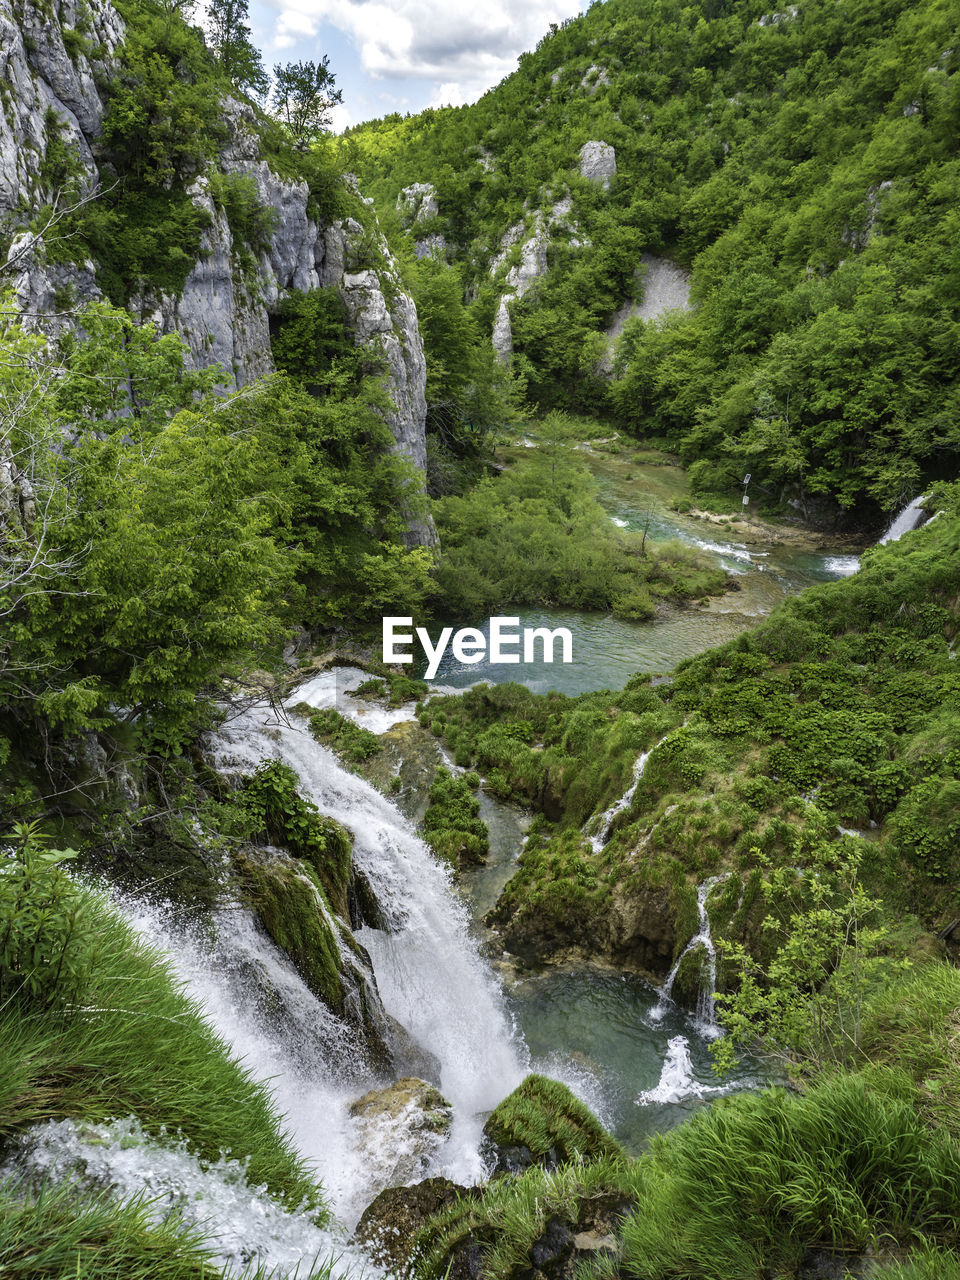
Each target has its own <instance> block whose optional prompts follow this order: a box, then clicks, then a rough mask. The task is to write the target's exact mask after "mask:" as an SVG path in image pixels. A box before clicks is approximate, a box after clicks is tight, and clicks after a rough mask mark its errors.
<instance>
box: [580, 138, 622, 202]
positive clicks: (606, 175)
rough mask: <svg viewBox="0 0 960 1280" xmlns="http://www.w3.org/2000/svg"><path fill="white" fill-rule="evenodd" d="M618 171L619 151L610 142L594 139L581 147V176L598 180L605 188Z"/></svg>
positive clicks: (593, 180) (590, 179)
mask: <svg viewBox="0 0 960 1280" xmlns="http://www.w3.org/2000/svg"><path fill="white" fill-rule="evenodd" d="M616 172H617V153H616V151H614V149H613V147H611V145H610V143H609V142H599V141H597V140H596V139H592V140H591V141H590V142H585V143H584V144H583V146H582V147H581V148H580V177H581V178H587V179H588V180H589V181H590V182H597V183H599V184H600V186H602V187H603V188H604V189H605V190H606V189H608V188H609V186H610V180H611V178H613V177H614V176H615V175H616Z"/></svg>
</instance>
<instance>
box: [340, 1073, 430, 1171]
mask: <svg viewBox="0 0 960 1280" xmlns="http://www.w3.org/2000/svg"><path fill="white" fill-rule="evenodd" d="M350 1114H351V1115H352V1116H353V1117H354V1119H355V1120H356V1121H357V1124H358V1127H359V1129H360V1141H361V1144H362V1145H363V1146H365V1147H366V1148H367V1152H368V1159H369V1162H370V1164H371V1165H376V1166H377V1167H378V1168H379V1169H380V1170H381V1175H380V1178H379V1179H378V1180H379V1181H380V1182H381V1184H382V1183H383V1182H386V1183H387V1184H388V1185H392V1184H395V1183H398V1182H412V1181H413V1180H414V1179H416V1178H421V1177H423V1175H424V1174H425V1173H426V1171H427V1169H428V1168H429V1166H430V1163H431V1161H432V1160H433V1158H434V1157H435V1156H436V1154H437V1152H438V1151H439V1150H440V1148H441V1146H442V1145H443V1143H444V1140H445V1138H446V1137H447V1134H448V1133H449V1132H450V1126H451V1125H452V1123H453V1108H452V1107H451V1105H450V1103H449V1102H448V1101H447V1100H446V1098H445V1097H444V1096H443V1094H442V1093H441V1092H440V1090H439V1089H437V1088H436V1087H435V1086H434V1085H432V1084H429V1083H428V1082H427V1081H426V1080H418V1079H417V1078H416V1077H414V1076H407V1077H405V1078H404V1079H403V1080H397V1081H396V1082H395V1083H394V1084H391V1085H388V1086H387V1087H386V1088H384V1089H371V1090H370V1091H369V1092H368V1093H365V1094H364V1095H363V1097H362V1098H358V1099H357V1101H356V1102H354V1103H352V1104H351V1106H350Z"/></svg>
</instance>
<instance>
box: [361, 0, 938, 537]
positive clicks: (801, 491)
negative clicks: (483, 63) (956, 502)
mask: <svg viewBox="0 0 960 1280" xmlns="http://www.w3.org/2000/svg"><path fill="white" fill-rule="evenodd" d="M956 19H957V13H956V8H955V6H954V5H953V4H951V3H949V0H936V2H935V3H930V4H927V3H921V4H902V3H897V2H896V0H876V2H874V0H864V2H863V3H858V4H856V5H855V6H852V7H844V6H840V5H837V4H835V3H833V2H832V0H823V3H819V2H816V0H814V2H812V3H806V4H804V5H802V6H799V7H798V8H797V9H796V12H794V10H792V9H790V10H788V11H787V12H785V13H782V14H776V15H770V14H767V13H765V11H764V9H763V7H762V5H760V4H758V3H742V4H741V3H723V4H703V5H694V6H686V7H685V6H682V5H681V4H679V3H650V4H644V5H638V4H636V3H634V2H633V0H623V2H620V0H607V2H606V3H602V4H594V5H592V6H591V8H590V10H589V11H588V12H587V13H586V14H584V15H583V16H582V17H580V18H575V19H572V20H570V21H569V22H567V23H564V24H563V25H562V27H561V28H560V29H559V30H555V31H552V32H551V33H550V34H549V35H547V36H545V37H544V39H543V40H542V41H541V42H540V44H539V45H538V47H537V49H536V50H535V51H531V52H530V53H528V54H525V55H524V56H523V57H522V58H521V60H520V66H519V69H518V71H517V72H516V73H515V74H514V75H512V76H510V77H509V78H508V79H506V80H505V81H504V82H503V83H502V84H500V85H498V86H497V87H496V88H495V89H493V90H492V91H491V92H489V93H488V94H486V95H485V96H484V97H483V98H481V99H480V101H479V102H477V103H476V104H474V105H472V106H467V107H460V108H449V109H443V110H431V111H427V112H425V113H422V114H420V115H417V116H408V117H406V118H402V117H400V116H388V117H386V118H384V119H382V120H378V121H373V122H371V123H369V124H364V125H362V126H359V127H357V128H356V129H353V130H351V131H349V132H348V134H347V135H346V137H345V139H344V142H343V143H342V144H341V145H342V152H343V155H344V158H345V161H346V163H347V164H348V165H349V166H350V167H351V168H353V169H354V170H355V171H356V172H357V174H358V176H359V177H360V180H361V183H362V185H363V186H364V188H365V190H367V191H368V192H369V193H370V194H371V195H373V196H374V197H375V198H376V200H377V202H378V207H379V209H380V212H381V216H382V217H383V218H384V220H385V222H387V225H389V219H390V218H391V217H392V218H393V219H394V220H396V218H397V213H396V200H397V196H398V193H399V192H400V190H401V189H402V188H404V187H405V186H407V185H409V184H411V183H414V182H431V183H433V184H434V186H435V188H436V198H437V205H438V212H437V214H436V215H435V217H434V218H432V219H429V220H427V221H425V222H423V223H422V224H419V223H418V224H417V227H416V228H415V229H416V231H417V233H418V234H421V233H423V234H426V233H427V232H429V231H438V232H440V233H441V234H442V235H443V236H444V238H445V240H446V244H447V246H448V253H449V256H450V258H451V260H452V264H453V265H454V266H455V267H456V268H457V269H458V270H459V271H460V272H461V273H462V274H463V276H464V278H465V281H466V283H467V285H468V287H469V290H470V293H471V294H472V295H473V298H474V300H473V302H472V303H471V309H472V311H473V313H474V314H475V316H476V322H477V324H478V325H479V326H480V327H481V328H482V329H484V330H485V331H486V332H489V331H490V328H491V326H492V323H493V319H494V312H495V310H496V306H497V298H498V294H499V293H500V291H501V289H500V288H498V278H497V277H498V276H499V279H500V281H502V278H503V271H504V265H506V264H503V265H500V264H499V263H498V259H497V255H498V250H499V248H500V245H501V242H502V237H503V236H504V234H505V233H506V232H507V230H508V228H509V227H510V226H511V225H513V224H517V223H521V224H522V223H524V222H526V223H527V225H528V226H530V225H531V223H532V220H533V219H534V218H535V216H536V214H537V212H538V211H543V212H544V213H549V211H550V210H551V209H552V208H554V207H555V206H556V205H557V203H558V202H560V201H561V200H565V199H569V200H571V201H572V210H573V212H572V215H568V217H567V219H566V220H565V221H563V222H561V223H558V224H556V225H554V226H553V227H551V228H550V229H549V244H548V245H547V263H548V270H547V272H546V274H545V275H544V276H543V278H542V279H540V280H538V281H537V282H536V285H535V287H534V288H533V289H531V290H530V291H529V292H528V293H526V294H525V295H524V296H523V298H522V299H521V300H518V301H515V302H513V303H512V304H511V306H510V312H511V324H512V328H513V342H514V356H513V362H512V370H513V373H514V376H515V377H517V378H520V379H521V380H522V382H523V385H524V391H525V395H526V398H527V400H528V402H529V403H530V404H532V405H534V406H536V407H538V408H539V409H541V410H543V409H550V408H556V407H562V408H566V409H574V410H576V411H579V412H585V413H593V414H599V415H602V416H609V417H611V418H612V419H614V420H615V421H616V422H618V423H619V424H620V425H622V426H623V427H624V428H625V429H626V430H627V431H628V432H630V433H631V434H633V435H636V436H638V437H640V438H643V439H649V438H651V437H657V438H661V439H662V440H664V441H665V442H667V444H668V445H669V447H670V448H671V449H673V450H675V451H677V452H678V453H679V454H680V456H681V457H682V458H683V460H684V461H685V463H687V464H688V465H689V466H690V475H691V483H692V486H693V488H694V491H695V492H704V493H723V492H728V491H729V489H730V487H731V485H735V484H736V483H737V482H738V481H739V479H740V477H741V476H742V475H743V473H744V471H751V472H752V473H753V474H754V476H755V477H756V479H757V481H758V482H759V483H760V484H762V485H763V486H764V490H765V492H766V493H767V494H769V497H770V501H771V502H772V503H777V502H780V501H783V499H784V497H786V496H792V497H794V498H795V499H796V500H797V501H799V502H801V503H802V504H803V505H804V509H805V510H809V511H811V512H817V511H820V512H821V513H824V514H825V512H826V511H830V512H831V513H835V514H839V513H848V514H849V516H850V518H852V519H855V520H857V521H859V522H861V523H863V524H869V523H870V522H871V521H872V522H875V523H876V522H878V518H879V513H881V512H889V511H891V510H893V509H895V508H896V507H897V506H899V505H901V504H902V503H903V502H904V501H906V500H908V499H909V498H910V497H912V496H913V495H914V494H915V493H916V492H917V491H918V490H919V489H920V488H921V487H922V485H923V483H924V482H925V481H928V480H930V479H937V478H951V477H952V476H953V475H954V474H955V469H956V450H957V441H956V439H955V434H954V433H955V425H956V418H957V399H956V397H957V385H956V369H957V319H958V317H957V310H956V301H957V294H958V290H957V271H958V260H957V247H956V224H955V218H956V211H955V206H956V190H957V181H958V171H957V156H956V145H955V144H956V133H957V113H958V109H960V107H958V102H957V87H956V82H955V78H954V75H953V71H954V69H955V63H956V58H957V52H956V49H955V44H956V41H955V40H954V33H955V29H956ZM591 139H598V140H602V141H604V142H606V143H608V144H609V145H610V146H612V147H613V148H614V150H615V153H616V174H615V176H614V177H613V179H612V181H611V182H610V185H609V189H608V190H605V189H604V188H603V187H602V186H601V185H598V184H597V183H595V182H591V181H590V180H589V179H586V178H583V177H581V175H580V172H579V168H578V156H579V152H580V148H581V147H582V145H583V144H584V143H585V142H587V141H588V140H591ZM514 252H515V251H514ZM645 253H646V254H653V255H660V256H663V257H666V258H668V259H670V260H672V261H674V262H676V263H678V264H679V265H681V266H682V267H684V268H686V269H688V270H689V271H690V273H691V288H692V298H693V301H694V308H693V310H692V312H690V313H688V314H683V315H680V314H672V315H665V316H664V317H663V318H662V319H658V320H657V321H656V322H642V321H631V322H628V324H627V327H626V329H625V332H624V333H623V336H622V338H621V340H620V342H619V345H618V348H617V351H616V358H615V366H614V371H613V376H612V377H608V376H605V375H604V374H603V373H602V371H601V369H600V358H601V356H602V355H603V353H604V350H605V342H604V338H603V334H604V330H605V329H606V327H607V325H608V323H609V321H610V319H611V316H612V315H613V313H614V312H615V311H616V309H617V308H619V307H620V306H621V305H622V304H623V303H624V302H627V301H629V300H631V299H632V298H634V297H636V296H638V295H639V296H642V291H643V275H644V270H643V267H642V265H641V262H640V259H641V255H642V254H645ZM508 258H509V255H508ZM494 266H496V269H495V270H491V268H492V267H494ZM638 268H639V270H638ZM501 287H502V286H501ZM837 509H839V513H838V512H837Z"/></svg>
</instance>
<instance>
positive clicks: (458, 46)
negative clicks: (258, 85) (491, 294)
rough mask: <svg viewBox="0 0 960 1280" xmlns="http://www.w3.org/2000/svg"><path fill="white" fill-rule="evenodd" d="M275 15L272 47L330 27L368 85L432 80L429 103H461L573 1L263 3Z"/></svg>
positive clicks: (569, 10) (507, 66)
mask: <svg viewBox="0 0 960 1280" xmlns="http://www.w3.org/2000/svg"><path fill="white" fill-rule="evenodd" d="M268 3H270V4H271V7H274V8H277V9H279V10H280V18H279V22H278V24H277V28H276V39H275V44H276V46H277V47H281V43H282V44H283V45H284V46H287V47H289V45H290V44H292V43H295V42H296V38H297V37H301V38H302V37H303V36H309V35H313V34H315V32H316V28H317V25H318V24H319V23H321V22H322V23H331V24H332V25H333V26H335V27H337V28H338V29H339V30H340V31H342V32H344V33H345V34H346V35H348V36H350V37H351V39H352V40H353V42H354V43H355V45H356V47H357V49H358V50H359V53H360V58H361V61H362V63H363V67H364V70H365V71H366V72H367V73H368V74H369V75H371V76H372V77H374V78H375V79H410V78H412V79H418V80H426V81H434V82H435V83H436V85H437V89H436V92H435V95H434V96H435V98H437V99H438V100H440V99H445V100H446V101H458V102H468V101H472V100H473V99H474V98H475V97H477V96H479V94H481V93H483V91H484V90H485V89H488V88H489V87H490V86H491V85H494V84H496V83H497V82H498V81H500V80H502V79H503V77H504V76H505V75H509V73H510V72H511V71H513V70H514V68H515V66H516V61H517V57H518V55H519V54H520V53H522V52H523V50H524V49H532V48H533V47H534V46H535V45H536V43H537V41H538V40H540V38H541V37H542V36H543V35H544V33H545V32H546V31H547V29H548V27H549V25H550V23H551V22H562V21H563V19H564V18H566V17H570V16H572V15H573V14H575V13H576V12H578V10H579V6H578V4H577V0H491V2H490V3H483V2H482V0H481V2H480V3H478V0H393V2H392V3H390V4H384V3H383V2H382V0H293V3H290V2H289V0H268Z"/></svg>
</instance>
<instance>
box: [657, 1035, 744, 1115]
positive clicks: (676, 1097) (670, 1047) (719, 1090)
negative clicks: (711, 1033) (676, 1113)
mask: <svg viewBox="0 0 960 1280" xmlns="http://www.w3.org/2000/svg"><path fill="white" fill-rule="evenodd" d="M740 1087H741V1086H740V1085H738V1084H737V1083H735V1082H731V1083H730V1084H701V1083H700V1081H699V1080H698V1079H697V1077H696V1074H695V1073H694V1069H693V1060H692V1058H691V1057H690V1042H689V1040H688V1039H687V1037H686V1036H673V1037H671V1039H670V1040H669V1041H668V1042H667V1052H666V1056H665V1057H664V1059H663V1066H662V1068H661V1069H660V1079H659V1081H658V1082H657V1083H656V1084H655V1085H654V1087H653V1088H652V1089H644V1090H643V1092H642V1093H640V1094H638V1095H637V1097H636V1098H635V1099H634V1102H635V1103H636V1104H637V1106H639V1107H644V1106H648V1105H649V1104H650V1103H658V1104H660V1105H661V1106H662V1105H664V1104H666V1103H676V1102H686V1101H687V1099H688V1098H706V1097H717V1096H720V1095H721V1094H725V1093H732V1092H733V1091H734V1090H735V1089H737V1088H740Z"/></svg>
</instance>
